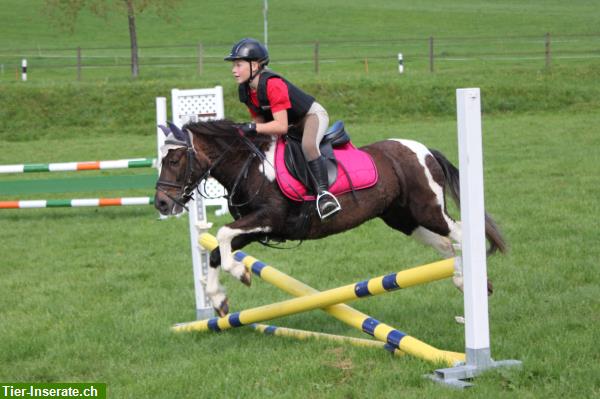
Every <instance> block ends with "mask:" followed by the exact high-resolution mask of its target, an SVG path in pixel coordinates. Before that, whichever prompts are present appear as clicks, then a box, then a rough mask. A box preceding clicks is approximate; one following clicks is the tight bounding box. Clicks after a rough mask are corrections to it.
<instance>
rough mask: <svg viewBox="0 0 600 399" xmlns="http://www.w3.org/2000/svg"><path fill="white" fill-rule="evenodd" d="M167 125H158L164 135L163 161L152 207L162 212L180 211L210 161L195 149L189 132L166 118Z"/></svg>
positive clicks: (164, 213)
mask: <svg viewBox="0 0 600 399" xmlns="http://www.w3.org/2000/svg"><path fill="white" fill-rule="evenodd" d="M168 125H169V126H168V127H166V126H162V125H161V126H159V127H160V128H161V130H162V131H163V133H164V134H165V135H166V136H167V137H166V139H165V143H164V145H163V146H162V147H161V148H160V151H161V156H162V161H161V170H160V176H159V178H158V181H157V182H156V193H155V196H154V207H155V208H156V209H158V211H159V212H160V213H161V214H162V215H175V214H179V213H181V212H182V211H183V209H184V208H185V204H186V203H187V202H188V201H189V200H190V199H191V198H192V194H193V192H194V190H195V189H196V187H197V186H198V183H199V182H200V181H201V180H202V177H203V175H204V174H205V173H206V171H207V170H208V169H209V166H210V161H209V160H208V158H206V157H205V156H202V155H201V154H197V153H196V152H195V150H194V146H193V143H192V138H191V135H190V134H189V133H188V132H187V131H185V132H184V131H182V130H181V129H179V128H178V127H177V126H175V125H174V124H172V123H170V122H168Z"/></svg>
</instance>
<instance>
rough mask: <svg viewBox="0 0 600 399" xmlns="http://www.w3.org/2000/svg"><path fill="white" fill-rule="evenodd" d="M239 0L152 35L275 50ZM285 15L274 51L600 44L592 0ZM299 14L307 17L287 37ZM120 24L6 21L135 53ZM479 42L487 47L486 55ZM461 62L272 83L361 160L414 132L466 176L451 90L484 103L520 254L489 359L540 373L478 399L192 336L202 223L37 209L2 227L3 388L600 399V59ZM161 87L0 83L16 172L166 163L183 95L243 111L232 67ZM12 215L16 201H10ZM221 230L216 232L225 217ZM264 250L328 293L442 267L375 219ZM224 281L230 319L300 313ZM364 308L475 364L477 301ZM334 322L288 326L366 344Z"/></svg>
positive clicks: (508, 380)
mask: <svg viewBox="0 0 600 399" xmlns="http://www.w3.org/2000/svg"><path fill="white" fill-rule="evenodd" d="M23 3H25V4H26V5H29V7H21V4H23ZM232 4H233V2H229V1H227V2H195V1H185V2H184V4H183V6H182V8H181V10H179V11H178V13H177V14H178V15H177V18H178V22H177V24H176V25H175V26H174V25H165V24H163V23H162V22H159V20H158V19H156V18H155V17H151V16H144V17H140V19H139V21H138V22H139V29H140V31H139V34H140V41H141V42H142V43H145V44H146V45H153V44H156V45H164V44H168V43H171V42H177V43H185V42H190V43H196V42H197V41H198V38H199V37H200V36H201V38H202V40H206V41H212V42H214V43H218V44H219V45H220V46H222V48H223V51H227V47H228V46H229V43H230V42H232V41H234V40H235V39H237V38H238V37H240V36H246V35H252V36H258V37H260V36H261V35H262V20H260V18H261V11H260V7H261V4H262V2H256V4H254V3H248V2H246V3H243V4H240V5H238V6H237V7H236V8H235V11H231V5H232ZM236 4H237V2H236ZM301 4H302V5H301ZM270 6H271V11H270V12H271V13H272V14H270V15H271V17H270V25H269V26H270V29H271V31H270V38H271V40H272V41H273V42H274V43H275V42H279V43H285V42H290V41H296V40H298V41H306V42H311V41H313V40H315V39H320V40H324V41H326V40H330V41H333V40H336V39H340V38H341V39H348V38H350V39H353V40H366V41H368V40H376V39H379V38H380V37H381V36H386V37H406V36H411V35H419V36H421V35H423V36H426V35H430V34H434V35H442V36H443V35H446V36H456V37H458V36H471V35H480V36H502V35H509V34H522V35H529V34H535V35H537V34H539V33H540V32H541V33H542V34H543V32H545V31H553V32H556V33H557V34H563V35H569V34H591V33H596V32H594V31H595V29H596V27H597V26H599V24H598V23H599V22H600V16H598V14H597V13H596V12H595V7H596V6H595V5H594V4H593V3H592V2H585V1H576V2H571V3H568V4H567V3H561V2H554V1H552V2H542V1H532V2H528V3H527V5H523V4H521V2H509V1H502V2H488V1H482V0H470V1H466V0H464V1H459V2H452V4H450V3H447V2H442V3H440V2H419V4H418V5H416V4H413V2H405V1H398V2H393V3H390V2H384V1H374V2H369V4H368V5H365V4H364V3H361V2H355V1H349V2H348V1H346V2H341V1H333V0H328V1H319V2H302V3H300V2H286V3H285V4H280V2H270ZM251 16H252V17H251ZM292 17H294V18H297V19H302V20H303V21H306V22H303V23H302V24H298V25H294V24H290V23H289V22H288V21H289V19H291V18H292ZM196 18H198V19H202V21H201V22H200V21H198V22H196ZM243 18H246V19H251V20H252V21H253V22H252V23H247V24H246V23H245V22H243ZM374 20H377V22H378V25H377V26H375V25H374V22H373V21H374ZM119 21H121V22H119ZM259 22H260V23H259ZM124 24H125V22H124V19H123V18H121V17H117V16H114V17H111V19H110V20H109V21H108V26H109V27H110V29H107V27H106V26H107V25H105V23H104V22H102V21H101V20H97V19H95V18H93V17H91V16H89V15H84V16H83V17H82V19H81V25H80V26H78V30H77V31H76V33H75V36H69V35H66V34H63V33H60V31H58V30H56V29H55V28H52V27H50V26H49V25H47V24H46V21H45V20H44V19H43V18H42V14H41V12H40V11H39V2H37V1H29V2H17V1H14V0H7V1H5V2H4V3H3V7H2V9H1V10H0V49H1V50H2V51H5V50H11V49H22V48H34V49H35V48H36V47H37V46H40V47H44V48H47V47H52V46H55V47H61V46H62V47H76V46H77V45H81V46H97V47H102V46H106V47H111V46H112V47H114V46H126V40H127V36H126V35H127V32H126V25H124ZM399 26H400V28H399ZM397 32H398V33H397ZM26 33H27V34H26ZM396 33H397V36H395V35H396ZM473 47H474V48H475V50H481V51H485V48H484V47H485V45H484V44H481V43H477V42H474V44H473ZM336 51H337V50H336ZM218 52H222V51H221V49H218ZM216 53H217V51H215V54H216ZM0 57H1V55H0ZM382 65H383V64H382ZM454 65H455V66H453V67H452V68H446V69H444V68H442V70H440V71H439V72H438V73H436V74H433V75H432V74H429V73H427V72H426V71H425V68H424V69H423V70H422V71H415V73H412V72H411V73H407V74H405V75H404V76H402V77H401V78H399V77H398V75H397V73H396V71H395V66H392V67H391V69H389V70H387V69H386V68H387V67H386V68H383V67H382V68H381V69H380V70H377V68H375V70H374V71H373V70H372V71H371V72H370V74H369V75H368V76H365V74H364V72H363V71H362V70H361V68H362V66H360V65H358V67H357V66H356V65H352V64H344V63H335V64H331V65H327V66H326V67H324V69H323V70H322V71H321V73H320V74H319V76H318V77H315V76H314V73H313V72H312V70H311V69H310V67H306V69H302V68H301V67H297V66H293V65H286V64H281V65H276V64H275V65H274V67H275V66H278V68H277V70H278V71H281V72H282V73H285V74H287V75H289V76H291V77H293V79H294V80H295V81H296V82H300V84H301V86H302V87H308V88H309V90H310V91H311V92H313V93H316V94H317V96H318V98H319V101H320V102H322V103H323V104H325V105H326V106H327V108H328V109H329V111H330V114H331V115H332V118H336V119H338V118H339V119H344V120H345V121H346V122H347V124H348V129H349V131H350V133H351V135H352V137H353V140H354V142H355V143H356V144H357V145H364V144H367V143H369V142H372V141H375V140H380V139H384V138H390V137H403V138H411V139H416V140H419V141H421V142H423V143H425V144H427V145H428V146H429V147H432V148H436V149H439V150H441V151H442V152H443V153H445V154H446V155H447V156H448V158H449V159H451V160H453V161H454V162H455V163H456V161H457V145H456V121H455V115H454V113H455V104H454V89H456V88H458V87H467V86H479V87H481V88H482V96H483V100H484V116H483V124H484V126H483V127H484V157H485V160H484V161H485V171H484V172H485V195H486V207H487V210H488V211H489V212H490V213H492V214H493V215H494V216H495V217H496V219H497V221H498V223H499V225H500V226H501V228H502V230H503V231H504V233H505V235H506V237H507V240H508V242H509V245H510V252H509V253H508V255H506V256H495V257H493V258H490V259H489V262H488V273H489V276H490V278H491V279H492V281H493V282H494V285H495V288H496V293H495V294H494V295H493V296H492V297H491V298H490V319H491V339H492V342H491V348H492V355H493V357H494V358H497V359H520V360H522V361H523V367H522V369H520V370H508V369H507V370H498V371H497V372H492V373H489V374H486V375H484V376H482V377H480V378H478V379H477V380H476V387H475V388H473V389H471V390H469V391H467V392H460V391H454V390H448V389H447V388H444V387H440V386H438V385H436V384H433V383H431V382H430V381H428V380H426V379H424V378H422V376H423V375H424V374H427V373H429V372H431V371H432V369H434V368H435V366H434V365H431V364H429V363H426V362H422V361H420V360H416V359H412V358H409V357H404V358H391V357H390V356H389V354H387V353H385V352H378V351H376V350H373V349H360V348H354V347H350V346H344V345H339V344H332V343H326V342H321V341H314V340H311V341H309V342H298V341H294V340H290V339H286V338H278V337H265V336H262V335H259V334H257V333H255V332H253V331H251V330H249V329H238V330H235V331H229V332H227V333H222V334H189V335H174V334H172V333H171V332H170V331H169V327H170V326H171V325H172V324H173V323H175V322H180V321H186V320H191V319H192V318H193V317H194V293H193V281H192V271H191V259H190V251H189V238H188V236H187V220H185V218H182V219H171V220H168V221H158V220H157V214H156V211H154V210H153V209H152V208H151V207H123V208H104V209H93V208H87V209H46V210H43V209H40V210H14V211H2V212H1V213H0V276H1V278H0V382H5V381H13V382H16V381H23V382H33V381H35V382H44V381H53V382H74V381H81V382H85V381H96V382H105V383H107V384H108V392H109V396H108V397H109V398H215V397H219V398H221V397H222V398H236V397H251V398H256V397H274V398H306V397H308V398H358V397H365V396H372V397H384V398H392V397H407V398H423V397H464V396H465V395H466V396H469V397H477V398H500V397H509V396H510V397H519V398H520V397H526V398H539V397H547V398H562V397H569V398H571V397H573V398H579V397H581V398H594V397H600V350H598V344H597V343H598V342H599V341H600V332H599V331H600V319H599V315H600V299H599V298H600V288H599V284H600V269H599V268H598V266H597V262H598V259H599V258H600V249H599V248H598V245H597V242H598V231H599V230H600V223H599V220H600V219H599V215H600V209H599V208H600V205H599V198H600V163H599V162H598V160H597V154H598V150H597V149H598V148H599V146H600V136H598V134H597V130H598V129H597V126H599V125H600V115H599V114H598V109H599V106H600V104H599V100H598V99H599V98H600V87H599V86H598V84H597V82H598V78H600V65H599V64H598V63H597V62H596V61H594V59H589V60H587V61H578V62H570V63H563V64H561V63H558V65H554V66H553V68H552V70H551V71H547V70H544V69H543V63H539V64H532V63H525V64H522V63H516V64H510V63H507V64H504V65H502V66H501V67H499V68H497V67H496V66H495V65H493V64H490V63H486V62H480V63H476V64H469V65H466V64H460V65H458V64H454ZM143 71H144V70H143V69H142V78H141V79H139V80H138V81H136V82H131V81H130V80H129V79H128V78H127V77H126V76H114V77H107V76H108V75H107V74H103V73H100V72H98V73H97V74H96V73H94V75H92V76H91V77H90V79H89V80H84V81H83V82H72V81H69V80H67V79H63V78H58V79H52V78H51V77H49V76H46V77H44V78H43V79H35V78H33V76H35V75H34V74H33V75H32V79H30V81H29V82H27V83H26V84H21V83H17V82H15V81H14V80H13V79H12V78H8V77H7V76H3V77H0V149H1V150H0V164H12V163H23V162H59V161H60V162H66V161H85V160H93V159H119V158H132V157H148V156H154V154H155V152H156V149H155V141H154V136H153V135H154V97H156V96H168V93H169V90H170V89H171V88H172V87H179V88H193V87H209V86H213V85H215V84H221V85H223V86H224V88H225V93H226V97H227V98H226V114H227V116H228V117H230V118H233V119H237V120H243V119H244V118H246V117H247V116H246V113H245V111H244V110H243V109H242V108H241V106H240V105H239V104H238V103H237V100H236V99H235V98H234V94H235V87H234V86H233V84H232V82H231V81H230V80H231V78H230V75H229V70H228V67H227V65H225V66H224V68H223V69H222V70H221V69H217V68H216V67H215V69H214V70H213V71H212V72H210V73H208V72H207V74H206V76H204V75H203V76H201V77H198V76H196V75H195V74H194V73H191V74H189V75H186V73H185V72H182V73H176V74H174V75H171V74H169V73H168V71H152V73H151V74H150V73H148V74H146V75H144V72H143ZM7 73H8V72H7ZM89 173H90V175H96V174H103V173H100V172H89ZM138 173H151V172H149V171H145V172H144V171H140V172H138ZM53 176H58V177H65V176H67V175H66V174H57V175H53ZM48 177H49V176H48ZM22 178H23V176H2V177H1V179H2V180H5V179H9V180H10V179H22ZM32 178H33V177H32ZM35 178H42V176H40V175H37V176H35ZM142 193H143V191H142V190H134V191H133V192H131V194H132V195H138V194H142ZM75 194H77V193H75ZM81 194H82V195H83V194H86V195H89V196H92V195H90V193H81ZM91 194H98V195H106V194H109V193H104V192H99V193H91ZM118 194H119V195H120V194H125V193H124V192H123V193H120V192H119V193H118ZM57 196H58V195H57V194H52V195H48V197H57ZM42 197H44V196H43V195H39V196H38V198H42ZM5 199H15V198H14V197H11V196H10V194H6V193H0V200H5ZM211 221H213V222H214V223H215V227H213V229H212V230H211V231H212V232H213V233H214V232H215V231H216V229H217V228H218V226H220V225H222V224H224V223H227V222H228V221H229V217H228V216H224V217H218V218H217V217H214V218H213V217H211ZM247 252H248V253H250V254H252V255H254V256H256V257H257V258H259V259H261V260H263V261H265V262H267V263H270V264H273V265H274V266H276V267H278V268H280V269H281V270H282V271H284V272H287V273H289V274H291V275H293V276H294V277H296V278H298V279H300V280H303V281H306V282H307V283H308V284H310V285H312V286H314V287H315V288H318V289H327V288H332V287H336V286H341V285H344V284H348V283H352V282H355V281H359V280H363V279H365V278H369V277H374V276H377V275H381V274H385V273H390V272H393V271H398V270H400V269H403V268H407V267H411V266H415V265H419V264H423V263H426V262H430V261H434V260H436V259H437V256H436V254H435V253H434V252H433V250H430V249H428V248H424V247H422V246H420V245H419V244H416V243H415V242H413V241H411V240H410V239H408V238H406V237H404V236H400V235H398V234H397V233H395V232H393V231H392V230H389V229H388V228H387V227H385V226H384V224H383V223H381V222H379V221H373V222H369V223H366V224H365V225H363V226H361V227H360V228H358V229H356V230H354V231H351V232H348V233H345V234H341V235H338V236H334V237H330V238H327V239H325V240H321V241H314V242H305V243H303V244H302V245H301V246H300V247H299V248H295V249H290V250H285V251H283V250H282V251H277V250H271V249H267V248H264V247H261V246H260V245H251V246H250V247H248V248H247ZM315 254H316V255H318V256H315ZM222 282H223V283H224V285H225V286H226V288H227V289H228V293H229V296H230V301H231V305H232V310H241V309H244V308H249V307H253V306H258V305H262V304H265V303H270V302H273V301H279V300H283V299H287V298H288V297H287V296H286V295H285V294H283V293H280V292H279V291H278V290H277V289H274V288H272V287H270V286H268V285H267V284H264V283H262V282H261V281H259V280H256V281H255V282H254V284H253V286H252V288H250V289H247V288H245V287H243V286H242V285H241V284H239V283H238V282H236V281H234V280H233V279H231V278H228V276H223V278H222ZM354 305H355V307H356V308H358V309H359V310H361V311H364V312H365V313H368V314H370V315H372V316H373V317H375V318H377V319H378V320H381V321H384V322H386V323H389V324H390V325H392V326H394V327H396V328H398V329H400V330H402V331H405V332H407V333H408V334H410V335H413V336H415V337H416V338H419V339H421V340H423V341H425V342H427V343H430V344H432V345H434V346H436V347H440V348H444V349H448V350H454V351H461V350H463V348H464V332H463V329H462V327H461V326H459V325H457V324H455V323H454V316H455V315H457V314H460V313H461V311H462V310H461V309H462V297H461V296H460V294H459V293H458V291H456V289H455V288H453V286H452V284H451V283H450V282H437V283H433V284H430V285H427V286H422V287H416V288H414V289H411V290H406V291H401V292H396V293H393V294H389V295H387V296H381V297H378V298H371V299H366V300H363V301H359V302H355V303H354ZM321 313H322V312H321ZM321 313H319V312H311V313H307V314H301V315H296V316H291V317H287V318H284V319H282V320H277V321H274V322H273V324H278V325H284V326H288V327H294V328H301V329H312V330H315V331H322V332H328V333H334V334H344V335H350V336H356V337H359V336H361V335H360V333H358V332H356V331H353V330H351V329H350V328H348V327H346V326H344V325H342V324H341V323H338V322H337V321H335V320H333V319H332V318H331V317H329V316H327V315H325V314H321Z"/></svg>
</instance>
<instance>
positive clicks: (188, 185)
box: [156, 129, 268, 211]
mask: <svg viewBox="0 0 600 399" xmlns="http://www.w3.org/2000/svg"><path fill="white" fill-rule="evenodd" d="M238 133H239V135H240V136H239V137H240V140H241V142H242V143H243V144H245V146H246V147H247V148H248V149H250V156H249V157H248V159H247V160H246V162H245V163H244V165H243V166H242V169H241V171H240V173H239V175H238V176H237V178H236V179H235V181H234V183H233V186H232V189H231V192H230V193H229V194H228V195H227V196H226V198H227V200H228V204H229V206H230V207H233V208H240V207H243V206H245V205H247V204H249V203H250V202H252V200H253V199H254V198H255V197H256V196H257V195H258V194H259V193H260V191H261V190H262V188H263V186H264V184H265V181H264V180H263V181H262V182H261V184H260V186H259V188H258V189H257V190H256V192H255V193H254V194H253V195H251V196H250V198H249V199H248V200H247V201H245V202H243V203H234V202H233V198H234V196H235V193H236V191H237V190H238V188H239V185H240V183H241V180H243V179H245V178H247V177H248V170H249V168H250V164H251V163H252V161H253V160H254V159H255V158H258V159H259V160H260V161H262V162H263V170H264V167H265V166H264V163H265V162H268V161H267V159H266V156H265V155H264V154H263V153H262V152H261V151H260V150H259V149H258V148H257V147H256V145H255V144H254V143H253V142H252V141H251V140H249V139H248V138H247V137H245V136H244V134H243V132H242V131H241V130H240V129H238ZM177 144H183V143H181V142H178V143H177ZM185 147H186V158H187V162H186V170H185V175H184V178H183V183H172V182H169V181H165V180H161V179H160V177H159V179H158V181H157V182H156V190H157V191H160V192H161V193H163V194H165V195H166V196H167V197H169V199H170V200H171V201H173V202H175V203H176V204H177V205H179V206H181V207H182V208H183V209H185V210H186V211H189V209H188V208H187V206H186V205H185V204H186V203H187V202H188V201H189V200H190V199H192V197H193V194H194V190H197V191H198V194H199V195H202V196H203V197H204V195H203V194H202V192H201V191H200V189H199V187H198V186H199V185H200V183H201V182H202V181H205V180H206V179H207V178H208V177H209V176H210V174H211V171H212V170H213V169H214V168H215V167H216V166H217V165H219V164H220V163H221V161H222V160H223V159H224V157H225V156H226V155H227V154H228V153H229V152H230V151H231V150H232V149H233V148H234V146H232V145H229V146H227V148H226V149H225V150H224V151H222V152H221V155H220V156H219V158H217V159H216V160H215V161H214V162H212V164H211V166H210V167H209V168H208V170H207V171H206V172H204V174H203V175H202V176H201V177H200V178H199V179H197V180H195V181H193V180H194V179H193V172H194V164H195V165H198V159H197V158H196V156H195V152H194V148H193V147H192V146H191V145H189V144H187V143H185ZM165 187H173V188H176V189H178V190H179V192H178V194H177V195H176V196H173V195H171V194H170V193H169V192H168V191H167V190H165Z"/></svg>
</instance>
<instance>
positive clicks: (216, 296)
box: [206, 266, 229, 317]
mask: <svg viewBox="0 0 600 399" xmlns="http://www.w3.org/2000/svg"><path fill="white" fill-rule="evenodd" d="M220 269H221V268H220V267H218V266H217V267H209V268H208V272H207V274H206V295H207V296H208V298H209V299H210V302H211V303H212V306H213V308H214V309H215V311H216V312H217V314H218V315H219V316H220V317H223V316H225V315H227V314H228V313H229V301H228V300H227V296H226V294H225V288H224V287H223V286H222V285H221V284H220V283H219V270H220Z"/></svg>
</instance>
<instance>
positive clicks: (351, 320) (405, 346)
mask: <svg viewBox="0 0 600 399" xmlns="http://www.w3.org/2000/svg"><path fill="white" fill-rule="evenodd" d="M199 241H200V244H201V245H202V246H203V247H205V248H206V249H208V250H213V249H215V248H216V247H217V245H218V243H217V240H216V239H215V238H214V237H213V236H211V235H210V234H203V235H201V236H200V239H199ZM234 256H235V258H236V260H238V261H242V262H243V263H244V265H245V266H246V267H247V268H248V269H249V270H251V271H252V272H254V273H255V274H257V275H258V276H259V277H261V278H262V279H264V280H265V281H267V282H269V283H271V284H273V285H275V286H276V287H278V288H280V289H282V290H284V291H286V292H288V293H290V294H292V295H295V296H306V295H310V294H315V293H318V292H319V291H317V290H315V289H314V288H312V287H309V286H308V285H306V284H304V283H302V282H300V281H298V280H296V279H294V278H292V277H290V276H288V275H286V274H284V273H282V272H280V271H278V270H277V269H275V268H273V267H272V266H268V265H265V264H264V263H262V262H260V261H258V260H256V259H255V258H253V257H251V256H248V255H246V254H244V253H243V252H241V251H236V252H235V254H234ZM440 263H442V265H441V266H442V269H443V272H442V273H441V275H439V274H436V273H434V274H432V275H430V276H428V277H429V278H423V276H421V277H419V278H418V279H417V280H418V281H417V280H414V281H412V284H411V282H410V281H404V283H403V284H402V285H399V286H398V287H396V288H400V287H402V288H405V287H408V286H410V285H415V284H418V283H422V282H426V281H433V280H437V279H439V278H445V277H449V276H451V275H452V272H453V262H452V259H449V260H446V261H442V262H436V264H440ZM411 270H412V269H411ZM406 272H408V274H407V273H404V275H405V277H411V274H412V272H411V271H410V270H409V271H406ZM391 276H395V275H393V274H392V275H390V276H384V277H380V278H379V280H381V282H383V283H384V284H390V283H391V284H392V285H393V282H392V281H391V280H392V279H391ZM412 278H413V279H414V278H415V277H414V276H412ZM377 280H378V279H372V280H368V281H366V282H363V283H359V284H357V286H358V287H360V290H359V292H360V294H361V295H360V296H364V295H363V294H365V293H366V291H370V290H371V289H374V288H373V286H376V285H377V284H376V283H377ZM384 280H385V281H384ZM405 280H410V278H407V279H405ZM365 283H366V284H365ZM380 285H381V283H380ZM393 288H394V287H392V289H393ZM382 292H385V289H384V290H383V291H381V292H378V293H382ZM370 293H371V292H368V294H370ZM355 298H356V297H354V298H352V299H355ZM319 307H322V308H323V310H324V311H326V312H327V313H329V314H331V315H332V316H333V317H335V318H337V319H338V320H340V321H343V322H344V323H346V324H348V325H350V326H352V327H354V328H356V329H358V330H361V331H364V332H366V333H368V334H370V335H372V336H374V337H375V338H376V339H378V340H380V341H382V342H384V343H387V347H388V348H387V349H388V350H393V349H395V348H399V349H400V350H402V351H404V352H406V353H408V354H410V355H413V356H416V357H419V358H422V359H425V360H428V361H432V362H440V361H441V362H444V363H446V364H450V365H453V364H455V363H456V362H462V361H464V359H465V355H464V354H463V353H456V352H449V351H443V350H440V349H437V348H434V347H432V346H430V345H427V344H425V343H423V342H421V341H419V340H417V339H416V338H413V337H411V336H409V335H406V334H405V333H403V332H401V331H398V330H396V329H394V328H392V327H390V326H388V325H386V324H385V323H381V322H379V321H377V320H375V319H373V318H371V317H370V316H368V315H366V314H364V313H362V312H359V311H357V310H355V309H353V308H351V307H350V306H348V305H345V304H334V305H331V306H327V307H324V306H323V304H320V305H319ZM230 316H231V315H230ZM211 320H212V319H211ZM194 323H196V324H194ZM197 323H202V322H192V323H185V324H181V325H178V326H175V327H174V328H173V329H174V330H175V331H191V330H195V329H196V327H197V326H198V324H197ZM213 323H214V321H213ZM217 326H218V323H217Z"/></svg>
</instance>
